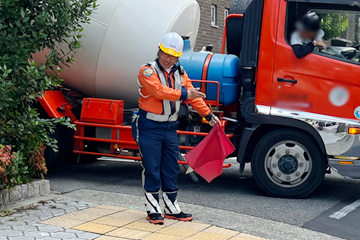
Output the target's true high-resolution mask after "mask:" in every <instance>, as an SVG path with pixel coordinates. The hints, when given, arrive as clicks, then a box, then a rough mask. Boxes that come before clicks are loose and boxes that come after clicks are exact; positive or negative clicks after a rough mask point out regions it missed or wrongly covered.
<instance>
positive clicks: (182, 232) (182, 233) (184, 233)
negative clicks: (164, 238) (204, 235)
mask: <svg viewBox="0 0 360 240" xmlns="http://www.w3.org/2000/svg"><path fill="white" fill-rule="evenodd" d="M157 232H158V233H162V234H167V235H173V236H177V237H189V236H191V235H194V234H195V233H197V232H198V231H195V230H192V229H186V228H178V227H173V226H169V227H165V228H163V229H160V230H159V231H157Z"/></svg>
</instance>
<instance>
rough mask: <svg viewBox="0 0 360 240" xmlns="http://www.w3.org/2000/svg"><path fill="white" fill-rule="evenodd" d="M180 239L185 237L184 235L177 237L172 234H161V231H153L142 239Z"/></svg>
mask: <svg viewBox="0 0 360 240" xmlns="http://www.w3.org/2000/svg"><path fill="white" fill-rule="evenodd" d="M180 239H183V237H176V236H172V235H166V234H159V233H153V234H150V235H148V236H146V237H144V238H142V240H180Z"/></svg>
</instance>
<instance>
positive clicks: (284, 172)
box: [265, 141, 312, 188]
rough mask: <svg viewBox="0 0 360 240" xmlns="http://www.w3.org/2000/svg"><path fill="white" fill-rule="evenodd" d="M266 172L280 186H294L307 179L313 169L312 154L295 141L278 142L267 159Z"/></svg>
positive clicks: (269, 152) (270, 150)
mask: <svg viewBox="0 0 360 240" xmlns="http://www.w3.org/2000/svg"><path fill="white" fill-rule="evenodd" d="M265 168H266V174H267V176H268V177H269V179H270V180H271V181H272V182H273V183H275V184H276V185H278V186H281V187H285V188H292V187H296V186H299V185H301V184H302V183H303V182H305V181H306V179H307V178H308V176H309V175H310V172H311V170H312V159H311V155H310V153H309V152H308V150H307V149H306V147H304V146H303V145H302V144H300V143H298V142H295V141H283V142H278V143H276V144H275V145H274V146H272V147H271V148H270V149H269V151H268V153H267V155H266V159H265Z"/></svg>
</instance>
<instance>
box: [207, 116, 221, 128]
mask: <svg viewBox="0 0 360 240" xmlns="http://www.w3.org/2000/svg"><path fill="white" fill-rule="evenodd" d="M218 122H220V120H219V118H218V117H217V116H213V118H212V119H211V121H210V122H209V124H210V126H212V127H213V126H215V124H216V123H218Z"/></svg>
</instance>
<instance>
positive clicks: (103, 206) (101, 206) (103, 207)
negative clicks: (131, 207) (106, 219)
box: [95, 205, 127, 212]
mask: <svg viewBox="0 0 360 240" xmlns="http://www.w3.org/2000/svg"><path fill="white" fill-rule="evenodd" d="M95 208H102V209H108V210H114V211H118V212H120V211H124V210H126V209H127V208H122V207H117V206H110V205H98V206H95Z"/></svg>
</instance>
